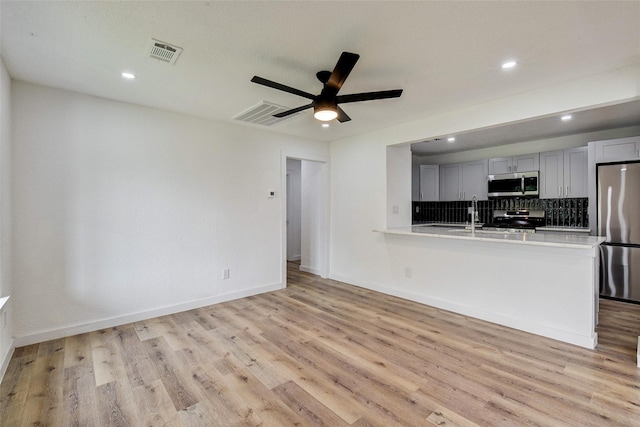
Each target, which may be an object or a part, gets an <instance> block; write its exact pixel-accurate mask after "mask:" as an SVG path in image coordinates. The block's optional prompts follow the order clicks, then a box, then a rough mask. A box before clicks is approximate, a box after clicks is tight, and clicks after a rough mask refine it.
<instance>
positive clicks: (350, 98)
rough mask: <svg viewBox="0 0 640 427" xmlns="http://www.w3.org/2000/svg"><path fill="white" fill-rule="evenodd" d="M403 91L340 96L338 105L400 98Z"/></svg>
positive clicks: (395, 90)
mask: <svg viewBox="0 0 640 427" xmlns="http://www.w3.org/2000/svg"><path fill="white" fill-rule="evenodd" d="M400 95H402V89H394V90H381V91H379V92H364V93H352V94H350V95H339V96H337V97H336V101H337V102H338V104H345V103H347V102H360V101H373V100H375V99H388V98H399V97H400Z"/></svg>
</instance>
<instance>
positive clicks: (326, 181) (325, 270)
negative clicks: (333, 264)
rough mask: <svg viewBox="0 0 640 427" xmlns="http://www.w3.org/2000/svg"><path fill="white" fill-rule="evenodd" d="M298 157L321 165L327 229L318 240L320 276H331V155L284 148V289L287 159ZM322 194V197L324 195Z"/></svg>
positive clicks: (284, 275)
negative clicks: (319, 246)
mask: <svg viewBox="0 0 640 427" xmlns="http://www.w3.org/2000/svg"><path fill="white" fill-rule="evenodd" d="M288 158H289V159H296V160H302V161H309V162H316V163H319V164H320V165H321V174H322V178H321V185H322V189H321V194H322V196H323V198H324V199H325V200H323V201H321V204H322V205H323V206H324V209H323V210H322V219H321V221H322V228H323V229H324V230H325V233H324V236H322V237H321V240H320V241H319V242H318V243H319V244H320V245H321V250H322V251H323V252H324V263H323V264H322V265H321V266H319V275H320V277H322V278H324V279H326V278H328V277H329V234H330V229H329V224H330V218H329V214H330V209H329V208H330V203H329V201H330V167H329V157H328V156H325V155H321V154H317V153H309V152H296V151H290V150H282V152H281V161H280V175H281V179H280V182H281V188H280V194H281V195H282V197H281V198H280V199H281V203H282V204H281V215H280V216H281V224H282V226H281V229H282V234H281V239H280V241H281V244H280V246H281V255H280V257H281V273H280V275H281V283H282V289H284V288H286V287H287V159H288ZM322 196H321V197H322Z"/></svg>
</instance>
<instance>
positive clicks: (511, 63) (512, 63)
mask: <svg viewBox="0 0 640 427" xmlns="http://www.w3.org/2000/svg"><path fill="white" fill-rule="evenodd" d="M517 64H518V63H517V62H516V61H507V62H504V63H502V69H503V70H507V69H509V68H513V67H515V66H516V65H517Z"/></svg>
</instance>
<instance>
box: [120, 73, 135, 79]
mask: <svg viewBox="0 0 640 427" xmlns="http://www.w3.org/2000/svg"><path fill="white" fill-rule="evenodd" d="M120 75H121V76H122V77H123V78H125V79H129V80H133V79H135V78H136V75H135V74H133V73H129V72H128V71H123V72H122V73H121V74H120Z"/></svg>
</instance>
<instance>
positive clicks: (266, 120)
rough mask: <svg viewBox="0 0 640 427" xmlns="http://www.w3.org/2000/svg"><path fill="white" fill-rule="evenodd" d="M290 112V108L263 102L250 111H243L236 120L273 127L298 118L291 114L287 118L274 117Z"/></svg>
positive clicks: (235, 117)
mask: <svg viewBox="0 0 640 427" xmlns="http://www.w3.org/2000/svg"><path fill="white" fill-rule="evenodd" d="M287 110H289V108H288V107H283V106H281V105H276V104H273V103H271V102H267V101H262V102H260V103H258V104H256V105H254V106H253V107H251V108H249V109H248V110H245V111H243V112H242V113H240V114H238V115H237V116H234V117H233V119H234V120H240V121H241V122H247V123H253V124H256V125H263V126H273V125H276V124H278V123H282V122H284V121H285V120H289V119H290V118H292V117H295V116H297V115H298V114H299V113H297V114H291V115H290V116H287V117H282V118H278V117H273V115H274V114H278V113H281V112H283V111H287Z"/></svg>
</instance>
